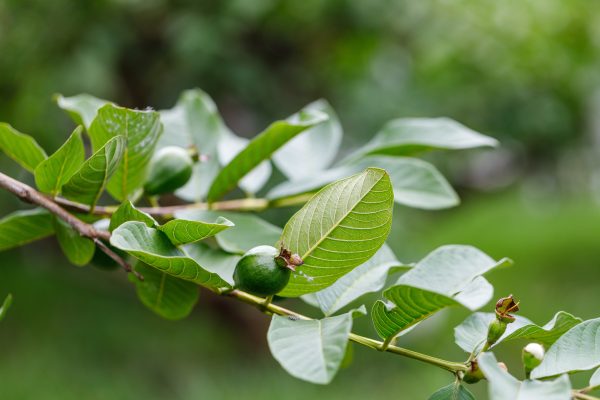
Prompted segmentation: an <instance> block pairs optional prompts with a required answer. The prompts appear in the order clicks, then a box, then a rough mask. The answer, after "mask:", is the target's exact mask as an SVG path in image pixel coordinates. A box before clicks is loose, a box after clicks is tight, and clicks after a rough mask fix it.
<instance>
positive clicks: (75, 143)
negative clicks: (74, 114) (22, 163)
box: [34, 126, 85, 195]
mask: <svg viewBox="0 0 600 400" xmlns="http://www.w3.org/2000/svg"><path fill="white" fill-rule="evenodd" d="M82 131H83V128H82V127H81V126H78V127H77V128H76V129H75V130H74V131H73V133H72V134H71V136H70V137H69V139H68V140H67V141H66V142H65V144H63V145H62V146H61V147H60V148H59V149H58V150H57V151H56V152H55V153H54V154H52V155H51V156H50V157H48V158H47V159H45V160H44V161H42V162H41V163H39V164H38V166H37V167H36V168H35V172H34V173H35V184H36V185H37V187H38V189H39V190H41V191H42V192H44V193H50V194H52V195H56V194H57V193H59V192H60V189H61V188H62V186H63V185H64V184H65V183H67V181H68V180H69V179H71V177H72V176H73V175H74V174H75V173H76V172H77V171H78V170H79V168H80V167H81V164H83V161H84V160H85V149H84V147H83V140H82V139H81V132H82Z"/></svg>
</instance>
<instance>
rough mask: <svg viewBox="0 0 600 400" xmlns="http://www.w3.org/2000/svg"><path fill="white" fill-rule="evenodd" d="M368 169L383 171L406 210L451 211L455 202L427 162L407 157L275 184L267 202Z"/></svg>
mask: <svg viewBox="0 0 600 400" xmlns="http://www.w3.org/2000/svg"><path fill="white" fill-rule="evenodd" d="M368 167H377V168H381V169H385V170H386V171H387V173H388V174H389V175H390V180H391V182H392V186H393V188H394V201H395V202H396V203H398V204H402V205H405V206H408V207H414V208H422V209H432V210H433V209H442V208H448V207H453V206H455V205H457V204H458V203H459V198H458V195H457V194H456V192H455V191H454V189H452V186H450V184H449V183H448V181H447V180H446V179H445V178H444V176H443V175H442V174H441V173H440V172H439V171H438V170H437V169H436V168H435V167H434V166H433V165H431V164H429V163H428V162H425V161H422V160H419V159H416V158H409V157H392V156H367V157H364V158H360V159H358V160H355V161H354V162H352V163H349V164H346V165H342V166H339V167H336V168H334V169H330V170H327V171H322V172H319V173H318V174H315V175H314V176H311V177H310V178H306V179H302V180H295V181H289V182H284V183H281V184H279V185H278V186H276V187H274V188H273V189H271V190H270V191H269V193H268V194H267V198H269V199H271V200H277V199H283V198H286V197H292V196H296V195H299V194H304V193H312V192H314V191H316V190H318V189H320V188H321V187H323V186H325V185H326V184H328V183H330V182H333V181H335V180H338V179H342V178H345V177H348V176H350V175H352V174H355V173H357V172H359V171H362V170H363V169H365V168H368Z"/></svg>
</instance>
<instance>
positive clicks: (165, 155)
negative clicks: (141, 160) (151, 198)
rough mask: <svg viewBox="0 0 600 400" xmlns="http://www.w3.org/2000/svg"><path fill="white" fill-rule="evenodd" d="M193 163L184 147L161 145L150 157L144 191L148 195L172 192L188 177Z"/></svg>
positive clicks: (183, 183) (185, 181) (190, 174)
mask: <svg viewBox="0 0 600 400" xmlns="http://www.w3.org/2000/svg"><path fill="white" fill-rule="evenodd" d="M193 165H194V162H193V161H192V158H191V157H190V155H189V153H188V151H187V150H186V149H184V148H182V147H177V146H167V147H163V148H162V149H160V150H158V151H157V152H156V154H155V155H154V157H153V158H152V161H151V163H150V171H149V172H148V177H147V178H146V184H145V185H144V192H145V193H146V194H149V195H157V194H163V193H171V192H174V191H175V190H177V189H179V188H180V187H182V186H183V185H185V184H186V183H187V181H188V180H189V179H190V177H191V176H192V167H193Z"/></svg>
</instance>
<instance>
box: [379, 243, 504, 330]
mask: <svg viewBox="0 0 600 400" xmlns="http://www.w3.org/2000/svg"><path fill="white" fill-rule="evenodd" d="M506 262H507V260H505V259H503V260H500V261H495V260H494V259H492V258H491V257H489V256H488V255H486V254H485V253H483V252H481V251H480V250H477V249H476V248H474V247H471V246H459V245H450V246H442V247H440V248H438V249H436V250H435V251H433V252H431V253H430V254H429V255H428V256H427V257H425V258H424V259H423V260H421V261H420V262H418V263H417V264H416V265H415V267H414V268H412V269H410V270H409V271H408V272H407V273H405V274H404V275H402V276H401V277H400V278H399V279H398V281H397V282H396V284H394V285H393V286H391V287H390V288H388V289H387V290H386V291H385V292H384V293H383V295H384V297H385V298H386V299H387V300H388V301H389V302H391V303H392V304H393V305H394V307H391V306H390V305H389V304H385V303H383V302H381V301H380V302H377V303H376V304H375V305H374V306H373V311H372V316H373V322H374V324H375V328H376V329H377V332H378V333H379V335H380V336H381V337H382V338H385V339H388V338H390V337H393V336H395V335H397V334H398V333H400V332H401V331H403V330H405V329H407V328H409V327H411V326H413V325H415V324H417V323H419V322H421V321H422V320H424V319H426V318H428V317H430V316H431V315H433V314H434V313H436V312H438V311H440V310H441V309H443V308H445V307H449V306H454V305H462V306H464V307H466V308H468V309H470V310H476V309H478V308H480V307H482V306H483V305H485V304H486V303H487V302H489V301H490V300H491V298H492V296H493V288H492V286H491V285H490V284H489V283H488V282H487V280H485V278H483V277H482V276H481V275H483V274H485V273H486V272H488V271H490V270H491V269H493V268H495V267H497V266H499V265H502V264H504V263H506Z"/></svg>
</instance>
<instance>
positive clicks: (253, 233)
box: [175, 210, 281, 254]
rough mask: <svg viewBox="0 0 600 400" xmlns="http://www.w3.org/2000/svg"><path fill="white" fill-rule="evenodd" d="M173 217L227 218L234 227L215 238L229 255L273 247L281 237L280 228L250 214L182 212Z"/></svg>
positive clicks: (207, 219)
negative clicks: (268, 246) (255, 248)
mask: <svg viewBox="0 0 600 400" xmlns="http://www.w3.org/2000/svg"><path fill="white" fill-rule="evenodd" d="M175 216H176V217H177V218H181V219H187V220H192V221H210V220H215V219H217V218H219V216H222V217H224V218H227V219H228V220H229V221H231V222H232V223H233V224H234V226H232V227H231V228H229V229H226V230H224V231H222V232H220V233H218V234H217V235H216V236H215V237H216V239H217V243H219V246H221V248H222V249H223V250H225V251H227V252H229V253H237V254H244V253H245V252H247V251H248V250H250V249H251V248H253V247H256V246H261V245H275V244H276V242H277V241H278V240H279V237H280V236H281V228H279V227H278V226H275V225H273V224H270V223H268V222H267V221H265V220H263V219H261V218H259V217H257V216H256V215H252V214H242V213H234V212H221V211H220V212H215V211H204V210H182V211H178V212H176V213H175Z"/></svg>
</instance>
